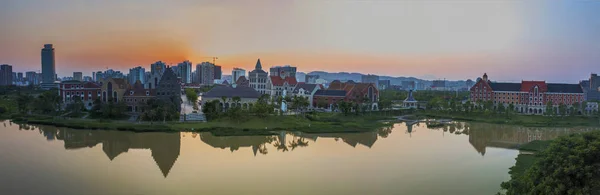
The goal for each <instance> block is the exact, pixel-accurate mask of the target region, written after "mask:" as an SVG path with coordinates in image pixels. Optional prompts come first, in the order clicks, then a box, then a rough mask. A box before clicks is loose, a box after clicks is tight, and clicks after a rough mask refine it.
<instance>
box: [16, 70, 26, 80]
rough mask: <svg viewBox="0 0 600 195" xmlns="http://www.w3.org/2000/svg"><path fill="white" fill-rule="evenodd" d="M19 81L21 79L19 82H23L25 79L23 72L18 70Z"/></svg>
mask: <svg viewBox="0 0 600 195" xmlns="http://www.w3.org/2000/svg"><path fill="white" fill-rule="evenodd" d="M17 81H19V82H23V81H25V80H24V79H23V73H22V72H18V73H17Z"/></svg>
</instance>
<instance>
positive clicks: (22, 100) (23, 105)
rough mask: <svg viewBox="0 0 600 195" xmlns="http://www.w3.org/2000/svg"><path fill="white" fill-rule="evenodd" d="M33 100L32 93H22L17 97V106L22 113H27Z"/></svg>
mask: <svg viewBox="0 0 600 195" xmlns="http://www.w3.org/2000/svg"><path fill="white" fill-rule="evenodd" d="M32 100H33V97H31V96H30V95H24V94H20V93H19V95H18V97H17V108H18V109H19V112H21V113H27V112H28V111H29V104H30V103H31V101H32Z"/></svg>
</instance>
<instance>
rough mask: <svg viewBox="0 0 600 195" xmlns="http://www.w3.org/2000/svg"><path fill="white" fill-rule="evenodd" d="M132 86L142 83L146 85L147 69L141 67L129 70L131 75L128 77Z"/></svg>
mask: <svg viewBox="0 0 600 195" xmlns="http://www.w3.org/2000/svg"><path fill="white" fill-rule="evenodd" d="M127 78H128V79H129V83H130V84H132V85H133V84H135V82H137V81H140V83H141V84H142V85H144V84H145V83H146V69H144V68H142V67H141V66H138V67H135V68H131V69H129V75H128V76H127Z"/></svg>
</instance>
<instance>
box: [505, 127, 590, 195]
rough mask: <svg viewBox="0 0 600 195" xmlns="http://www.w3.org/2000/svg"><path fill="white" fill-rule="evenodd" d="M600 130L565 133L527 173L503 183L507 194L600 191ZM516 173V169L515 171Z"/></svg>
mask: <svg viewBox="0 0 600 195" xmlns="http://www.w3.org/2000/svg"><path fill="white" fill-rule="evenodd" d="M598 153H600V132H598V131H592V132H587V133H582V134H571V135H569V136H562V137H559V138H557V139H555V140H553V141H552V143H551V144H550V145H549V146H548V147H547V148H546V149H544V150H542V151H540V152H538V153H536V157H535V162H534V163H533V165H532V166H531V167H529V168H528V169H527V170H526V171H525V173H523V174H518V175H516V174H513V173H511V174H512V177H511V180H510V181H508V182H504V183H502V185H501V186H502V188H503V189H506V190H507V191H506V194H508V195H513V194H547V195H554V194H556V195H559V194H560V195H562V194H567V195H568V194H597V193H598V192H599V190H600V171H599V170H600V158H598ZM511 172H512V171H511Z"/></svg>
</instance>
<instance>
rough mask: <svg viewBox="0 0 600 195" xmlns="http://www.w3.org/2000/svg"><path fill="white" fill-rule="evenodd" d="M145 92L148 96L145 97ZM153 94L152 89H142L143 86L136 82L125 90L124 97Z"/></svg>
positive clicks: (154, 92)
mask: <svg viewBox="0 0 600 195" xmlns="http://www.w3.org/2000/svg"><path fill="white" fill-rule="evenodd" d="M146 92H148V95H146ZM155 94H156V91H155V90H154V89H144V85H142V83H141V82H140V81H139V80H138V81H136V82H135V84H133V86H130V87H129V88H128V89H127V91H126V92H125V95H124V96H154V95H155Z"/></svg>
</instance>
